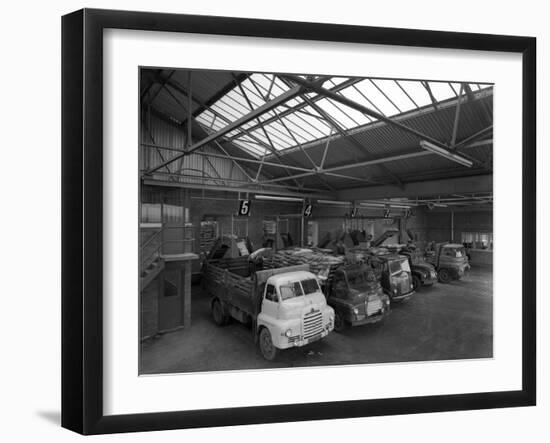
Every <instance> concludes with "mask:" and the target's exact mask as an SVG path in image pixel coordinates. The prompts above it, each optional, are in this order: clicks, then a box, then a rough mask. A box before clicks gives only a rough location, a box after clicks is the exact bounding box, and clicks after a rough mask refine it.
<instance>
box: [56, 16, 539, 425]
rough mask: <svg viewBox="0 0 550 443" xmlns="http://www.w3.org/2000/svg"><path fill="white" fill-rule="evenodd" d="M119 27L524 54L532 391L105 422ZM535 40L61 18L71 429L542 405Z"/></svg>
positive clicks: (197, 20) (65, 382)
mask: <svg viewBox="0 0 550 443" xmlns="http://www.w3.org/2000/svg"><path fill="white" fill-rule="evenodd" d="M108 28H117V29H131V30H148V31H170V32H184V33H190V32H191V33H199V34H217V35H228V36H250V37H268V38H285V39H302V40H317V41H333V42H352V43H370V44H378V45H397V46H418V47H425V48H454V49H470V50H482V51H503V52H510V53H519V54H521V55H522V69H523V80H522V81H523V84H522V90H523V91H522V92H523V96H522V113H523V114H522V115H523V118H522V122H521V125H522V134H523V135H522V137H523V138H522V158H523V190H522V194H523V208H522V210H523V214H522V220H523V233H522V238H523V251H522V252H523V261H522V266H523V282H522V288H523V293H522V313H521V319H522V325H523V326H522V334H523V336H522V346H523V347H522V388H521V390H517V391H505V392H479V393H472V394H458V395H436V396H421V397H405V398H392V399H374V400H357V401H336V402H324V403H309V404H290V405H269V406H261V407H238V408H231V409H209V410H199V411H167V412H160V413H142V414H131V415H110V416H106V415H104V412H103V407H102V405H103V376H102V368H103V343H102V340H103V337H102V324H103V319H102V312H103V305H102V303H103V300H102V282H103V280H102V263H103V255H102V254H103V247H102V245H103V236H102V232H103V228H102V223H103V215H102V213H103V211H102V204H103V202H102V195H103V183H102V160H103V148H102V137H103V123H102V105H103V102H102V100H103V99H102V94H103V88H102V81H103V79H102V76H103V48H102V45H103V38H102V37H103V31H104V30H105V29H108ZM535 65H536V39H535V38H532V37H517V36H504V35H485V34H470V33H456V32H439V31H424V30H412V29H391V28H378V27H364V26H348V25H336V24H319V23H300V22H281V21H273V20H256V19H243V18H228V17H209V16H196V15H176V14H163V13H162V14H161V13H149V12H127V11H110V10H95V9H84V10H80V11H76V12H74V13H71V14H68V15H66V16H64V17H63V18H62V174H63V177H62V201H63V203H62V426H63V427H65V428H68V429H71V430H73V431H76V432H79V433H82V434H103V433H115V432H131V431H150V430H161V429H178V428H194V427H212V426H228V425H239V424H257V423H272V422H284V421H301V420H319V419H332V418H349V417H362V416H380V415H391V414H411V413H424V412H436V411H457V410H466V409H485V408H502V407H515V406H529V405H535V403H536V315H535V314H536V312H535V301H536V275H535V273H536V270H535V268H536V245H537V242H536V174H535V172H536V163H535V162H536V158H535V157H536V155H535V143H536V142H535V141H536V89H535V85H536V66H535Z"/></svg>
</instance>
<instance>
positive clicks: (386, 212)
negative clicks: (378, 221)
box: [384, 208, 390, 218]
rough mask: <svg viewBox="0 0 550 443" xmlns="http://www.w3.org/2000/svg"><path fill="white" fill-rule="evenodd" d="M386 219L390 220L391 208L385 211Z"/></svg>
mask: <svg viewBox="0 0 550 443" xmlns="http://www.w3.org/2000/svg"><path fill="white" fill-rule="evenodd" d="M384 218H390V208H385V209H384Z"/></svg>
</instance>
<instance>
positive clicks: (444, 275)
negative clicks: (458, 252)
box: [437, 268, 453, 283]
mask: <svg viewBox="0 0 550 443" xmlns="http://www.w3.org/2000/svg"><path fill="white" fill-rule="evenodd" d="M437 276H438V280H439V281H440V282H441V283H449V282H450V281H451V280H452V279H453V277H452V276H451V273H450V272H449V270H448V269H445V268H443V269H440V270H439V272H438V273H437Z"/></svg>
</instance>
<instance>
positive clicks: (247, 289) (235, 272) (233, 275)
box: [202, 257, 309, 317]
mask: <svg viewBox="0 0 550 443" xmlns="http://www.w3.org/2000/svg"><path fill="white" fill-rule="evenodd" d="M243 258H245V257H243ZM245 269H246V272H245ZM248 270H249V267H248V262H246V266H245V265H244V264H243V260H242V259H241V258H237V259H225V260H217V261H210V262H206V263H205V265H204V271H203V278H202V281H203V282H204V287H205V289H206V290H207V291H208V292H209V293H210V295H211V296H216V297H218V298H219V299H220V300H222V301H223V302H224V303H226V304H228V305H230V306H233V307H236V308H238V309H239V310H240V311H243V312H245V313H246V314H248V315H250V316H251V317H255V316H256V315H257V313H258V311H259V309H260V301H261V298H262V289H263V284H264V283H265V282H266V281H267V279H268V278H269V277H270V276H272V275H275V274H281V273H285V272H292V271H308V270H309V266H308V265H300V266H287V267H281V268H272V267H271V266H268V269H261V270H257V271H256V272H252V273H251V274H250V275H248Z"/></svg>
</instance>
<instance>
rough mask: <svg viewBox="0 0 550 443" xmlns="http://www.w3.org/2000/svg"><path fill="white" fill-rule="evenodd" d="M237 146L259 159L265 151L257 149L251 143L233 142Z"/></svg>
mask: <svg viewBox="0 0 550 443" xmlns="http://www.w3.org/2000/svg"><path fill="white" fill-rule="evenodd" d="M234 143H235V144H236V145H237V146H239V147H240V148H243V149H244V150H245V151H247V152H249V153H250V154H252V155H253V156H255V157H256V158H259V157H261V156H263V155H264V154H265V153H266V152H267V151H266V150H265V149H263V148H259V147H258V146H255V145H253V144H251V143H247V142H243V141H240V140H239V141H235V142H234Z"/></svg>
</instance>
